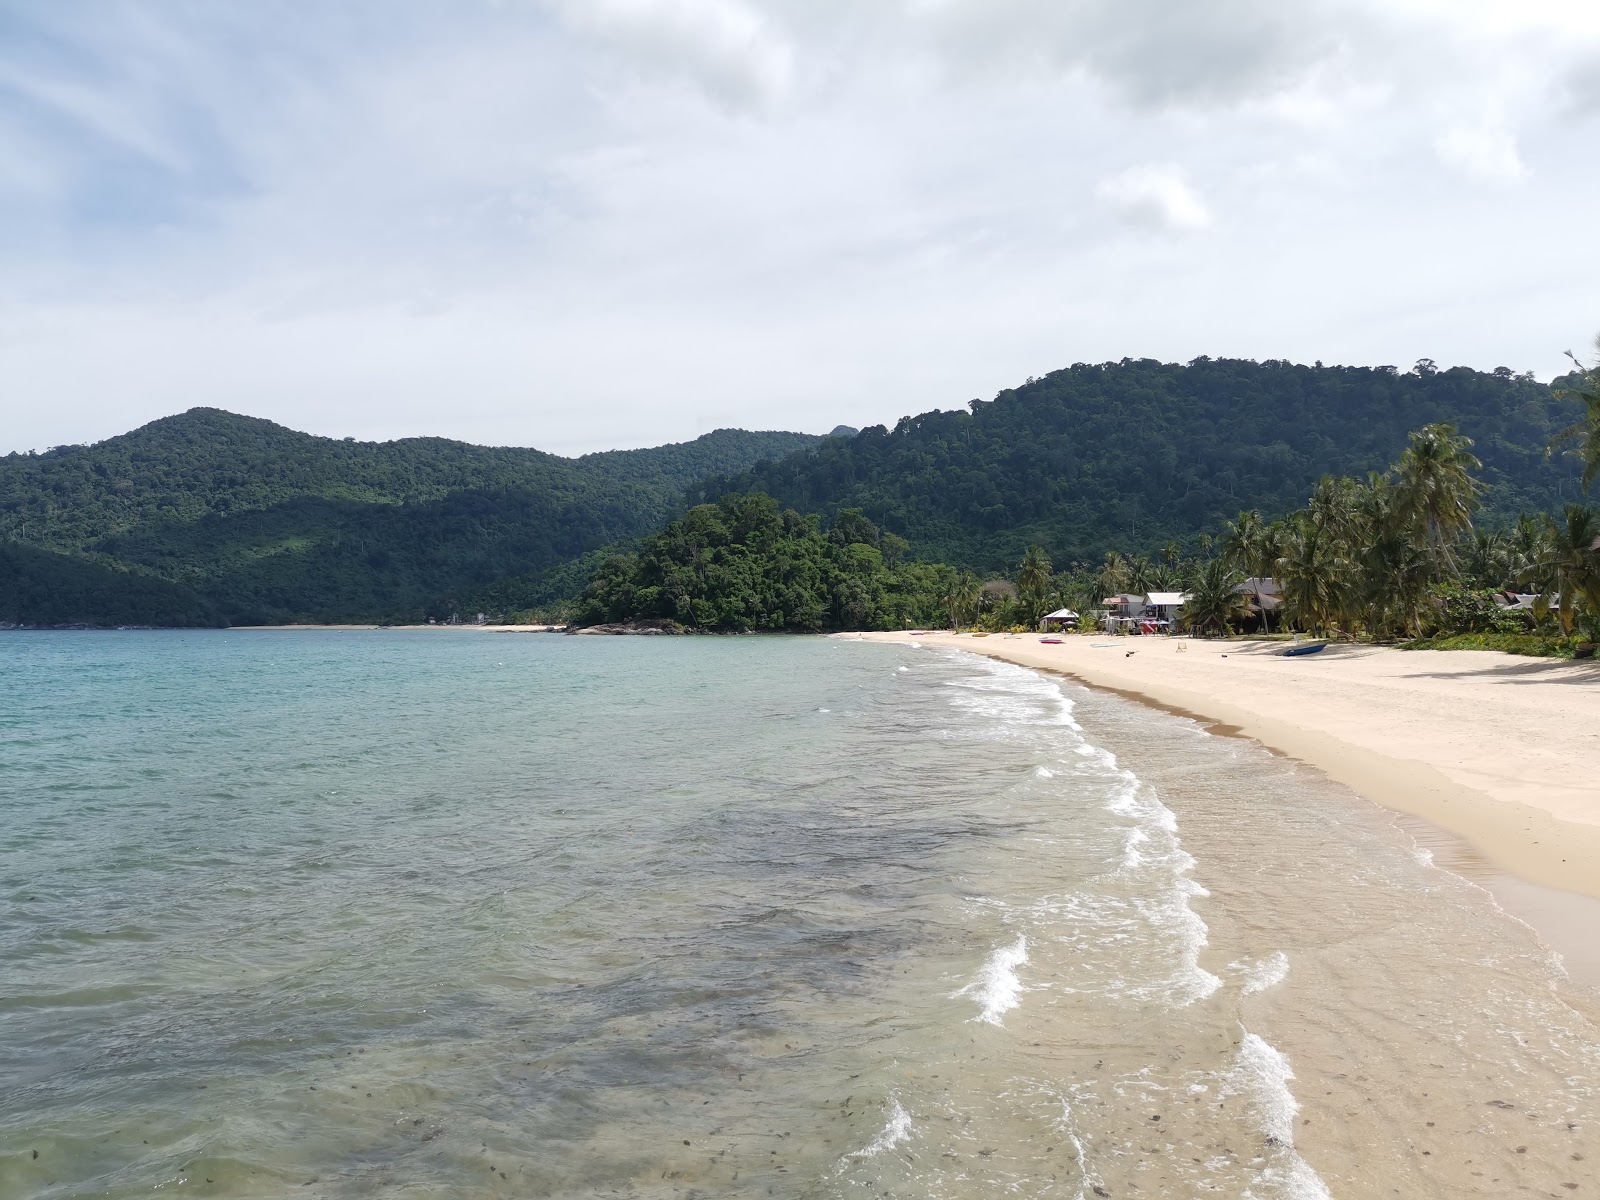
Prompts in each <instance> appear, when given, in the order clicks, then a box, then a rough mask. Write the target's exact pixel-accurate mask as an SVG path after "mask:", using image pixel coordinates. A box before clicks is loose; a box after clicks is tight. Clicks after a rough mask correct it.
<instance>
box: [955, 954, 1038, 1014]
mask: <svg viewBox="0 0 1600 1200" xmlns="http://www.w3.org/2000/svg"><path fill="white" fill-rule="evenodd" d="M1027 961H1028V939H1027V936H1026V935H1025V934H1018V935H1017V940H1016V941H1014V942H1012V943H1011V944H1010V945H1009V946H997V947H996V948H995V950H994V952H993V953H991V954H990V955H989V957H988V958H987V959H986V960H985V961H984V964H983V968H982V969H981V970H980V971H979V972H978V977H977V978H976V979H974V980H973V981H972V982H971V983H969V984H967V986H966V987H964V988H962V989H961V990H960V991H957V992H953V993H951V997H950V998H951V999H952V1000H955V999H958V998H960V997H963V996H967V997H971V998H972V999H973V1000H975V1001H976V1002H977V1003H978V1006H979V1010H980V1011H979V1012H978V1015H977V1016H976V1017H974V1018H973V1020H975V1021H984V1022H986V1023H988V1024H990V1025H1001V1024H1004V1021H1003V1018H1004V1016H1005V1014H1006V1013H1008V1012H1010V1011H1011V1010H1012V1009H1013V1008H1016V1007H1017V1005H1019V1004H1021V1003H1022V991H1023V989H1022V979H1021V978H1020V977H1019V976H1018V975H1017V968H1018V967H1020V966H1024V965H1025V964H1026V963H1027Z"/></svg>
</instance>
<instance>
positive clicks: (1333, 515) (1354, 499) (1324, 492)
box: [1306, 475, 1361, 543]
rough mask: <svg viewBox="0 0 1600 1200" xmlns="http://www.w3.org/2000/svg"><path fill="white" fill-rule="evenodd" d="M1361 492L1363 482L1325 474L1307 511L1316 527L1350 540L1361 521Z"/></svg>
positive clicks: (1336, 536) (1338, 538)
mask: <svg viewBox="0 0 1600 1200" xmlns="http://www.w3.org/2000/svg"><path fill="white" fill-rule="evenodd" d="M1360 492H1361V485H1360V484H1359V483H1357V482H1356V481H1355V480H1354V479H1343V478H1335V477H1334V476H1332V475H1324V476H1323V477H1322V478H1321V479H1319V480H1318V481H1317V486H1316V489H1315V490H1314V491H1313V492H1312V493H1311V501H1310V503H1309V504H1307V505H1306V512H1307V513H1308V514H1309V515H1310V517H1311V520H1312V521H1313V522H1315V523H1316V526H1317V528H1319V529H1321V530H1323V531H1324V532H1325V533H1328V534H1330V535H1332V536H1333V537H1334V538H1336V539H1337V540H1339V541H1341V542H1346V543H1348V542H1349V541H1350V540H1351V539H1352V538H1353V537H1354V536H1355V532H1356V526H1357V524H1358V523H1359V520H1360V513H1359V495H1360Z"/></svg>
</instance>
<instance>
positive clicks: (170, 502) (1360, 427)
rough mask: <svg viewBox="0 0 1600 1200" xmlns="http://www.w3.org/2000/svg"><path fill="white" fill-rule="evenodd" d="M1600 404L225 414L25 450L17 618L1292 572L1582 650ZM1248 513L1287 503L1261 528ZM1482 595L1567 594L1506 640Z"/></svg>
mask: <svg viewBox="0 0 1600 1200" xmlns="http://www.w3.org/2000/svg"><path fill="white" fill-rule="evenodd" d="M1585 389H1587V390H1588V393H1590V394H1592V391H1593V384H1592V372H1591V371H1589V369H1587V368H1583V369H1580V370H1578V371H1576V372H1574V373H1572V374H1570V375H1569V376H1567V377H1564V378H1563V379H1560V380H1557V381H1555V384H1553V385H1550V384H1544V383H1540V382H1539V381H1537V380H1535V379H1533V378H1532V377H1531V375H1528V374H1526V373H1523V374H1517V373H1515V372H1513V371H1511V370H1510V369H1509V368H1504V367H1502V368H1497V369H1496V370H1494V371H1489V372H1485V371H1474V370H1470V369H1468V368H1464V367H1452V368H1449V369H1444V370H1441V369H1439V368H1437V367H1436V366H1434V365H1433V364H1432V363H1431V362H1429V361H1427V360H1422V361H1420V362H1419V363H1418V364H1417V365H1416V366H1415V367H1413V368H1412V369H1411V370H1409V371H1400V370H1398V369H1396V368H1393V367H1341V366H1326V367H1325V366H1323V365H1322V364H1320V363H1319V364H1316V365H1314V366H1305V365H1297V364H1293V363H1288V362H1283V361H1272V360H1269V361H1267V362H1253V361H1246V360H1227V359H1210V358H1204V357H1202V358H1199V359H1195V360H1193V361H1191V362H1189V363H1187V364H1172V363H1159V362H1155V361H1153V360H1131V359H1125V360H1122V361H1121V362H1115V363H1099V364H1081V363H1080V364H1076V365H1074V366H1072V367H1068V368H1064V369H1062V370H1060V371H1055V372H1052V373H1051V374H1049V375H1047V376H1045V377H1043V378H1040V379H1032V380H1029V381H1028V382H1027V383H1025V384H1023V385H1021V386H1019V387H1016V388H1010V389H1006V390H1004V391H1002V392H1001V393H999V394H998V395H997V396H996V397H995V398H994V399H993V400H990V401H976V400H975V401H973V402H971V403H970V404H969V405H967V406H966V407H965V408H963V409H955V410H935V411H932V412H927V413H923V414H921V415H920V416H917V417H907V418H904V419H903V420H901V421H900V422H898V423H897V424H896V425H895V426H894V427H893V428H889V427H885V426H874V427H870V428H867V429H863V430H859V431H857V430H852V429H846V428H844V427H840V428H839V429H836V430H835V431H834V432H833V433H832V434H830V435H827V436H816V435H805V434H791V433H746V432H744V431H740V430H721V431H718V432H716V433H713V434H708V435H705V436H704V437H701V438H698V439H696V440H695V441H693V442H686V443H682V444H679V445H674V446H662V447H656V448H654V449H650V450H637V451H615V452H607V453H604V454H594V455H586V456H583V457H581V458H576V459H564V458H560V457H558V456H555V455H549V454H544V453H542V452H540V451H536V450H524V449H515V448H504V447H501V448H493V447H479V446H470V445H467V444H464V443H459V442H451V441H448V440H445V439H440V438H412V439H405V440H402V441H398V442H383V443H374V442H357V441H354V440H352V439H336V438H323V437H314V436H312V435H309V434H303V433H297V432H295V431H293V430H288V429H284V428H283V427H281V426H277V425H274V424H272V423H271V422H268V421H261V420H258V419H255V418H249V417H241V416H237V415H235V414H231V413H226V412H223V411H221V410H217V409H197V410H191V411H190V412H188V413H184V414H180V415H179V416H176V417H171V418H164V419H162V420H160V421H157V422H153V423H152V424H150V425H147V426H144V427H141V428H140V429H138V430H135V431H133V432H132V433H129V434H125V435H121V436H119V437H116V438H111V439H108V440H107V441H105V442H102V443H98V444H95V445H91V446H68V447H58V448H56V449H53V450H51V451H48V452H45V453H41V454H10V455H6V456H3V457H0V625H5V624H9V625H24V626H44V627H49V626H56V627H60V626H74V625H86V626H107V625H139V626H193V625H211V626H225V625H235V626H238V625H272V624H395V625H404V624H424V623H427V622H428V621H430V620H432V621H435V622H439V623H443V622H445V621H448V620H449V619H450V618H451V617H452V615H455V614H461V615H462V616H464V617H465V618H466V619H468V620H470V619H472V618H473V616H474V615H475V614H477V613H480V612H481V613H485V614H487V615H489V617H491V618H492V619H494V620H496V621H507V622H518V623H527V622H565V621H567V620H569V619H574V618H576V619H579V620H583V621H591V620H594V619H597V618H599V617H601V616H618V617H622V618H627V617H632V616H638V615H641V614H644V613H646V612H650V613H657V614H659V616H658V617H656V618H655V619H658V620H663V621H665V620H670V621H673V622H676V623H680V624H683V625H686V626H693V627H696V628H706V629H716V630H738V629H782V630H810V629H846V628H885V627H890V628H902V627H905V626H906V625H932V624H949V623H951V622H957V623H960V624H964V625H977V624H983V625H988V626H996V627H1010V626H1011V625H1019V624H1029V623H1031V621H1032V619H1033V618H1034V617H1035V616H1036V613H1037V609H1038V607H1039V605H1040V604H1048V605H1049V606H1050V607H1056V606H1058V605H1061V604H1067V605H1070V606H1071V607H1075V608H1079V609H1081V610H1084V611H1087V610H1089V609H1092V608H1093V606H1094V604H1095V603H1096V602H1097V601H1099V600H1100V599H1101V598H1103V597H1104V596H1106V595H1109V594H1115V593H1117V592H1120V591H1126V590H1146V591H1155V590H1175V589H1180V588H1181V589H1182V590H1184V591H1186V592H1188V593H1189V594H1190V596H1191V601H1190V606H1189V607H1190V611H1191V612H1194V613H1201V612H1203V611H1205V610H1207V609H1209V610H1210V617H1211V619H1210V620H1209V621H1208V623H1207V624H1206V626H1205V627H1206V628H1208V629H1213V630H1215V631H1219V632H1220V631H1221V630H1223V629H1229V628H1239V627H1241V625H1248V624H1249V620H1248V618H1246V617H1243V616H1242V615H1241V614H1240V613H1239V612H1237V611H1235V610H1232V609H1230V608H1229V607H1228V606H1229V605H1231V604H1233V603H1234V601H1232V600H1230V599H1229V598H1228V597H1229V595H1230V594H1236V593H1230V592H1229V590H1228V587H1229V581H1230V580H1231V579H1232V578H1233V577H1234V576H1236V575H1238V574H1244V575H1246V576H1259V575H1262V574H1267V575H1271V576H1273V577H1274V578H1275V579H1277V580H1278V581H1279V582H1280V583H1282V584H1283V586H1285V587H1288V586H1290V584H1291V583H1293V584H1294V586H1296V587H1298V588H1299V589H1300V590H1299V591H1298V592H1297V593H1296V596H1295V597H1294V598H1293V602H1292V603H1291V604H1290V605H1289V610H1290V611H1287V612H1285V613H1284V614H1283V616H1284V618H1285V619H1287V620H1289V621H1290V622H1292V623H1296V624H1299V625H1302V626H1304V627H1306V628H1319V629H1333V630H1338V631H1341V632H1352V633H1355V634H1357V635H1359V636H1367V637H1377V638H1396V637H1402V636H1404V637H1409V638H1411V639H1412V640H1415V639H1416V637H1417V636H1418V635H1419V634H1429V633H1437V632H1439V630H1440V629H1441V628H1445V627H1448V628H1449V629H1452V630H1455V629H1466V628H1469V627H1470V628H1473V629H1475V630H1476V627H1477V626H1483V629H1482V630H1481V631H1478V632H1480V633H1481V634H1482V635H1483V636H1490V635H1492V634H1495V633H1505V634H1507V635H1510V634H1514V633H1517V634H1520V633H1522V632H1525V631H1523V630H1522V629H1521V627H1520V626H1519V627H1518V628H1517V629H1515V630H1513V629H1512V628H1511V626H1512V625H1513V624H1514V623H1515V621H1516V620H1520V621H1523V622H1524V623H1527V621H1529V620H1530V619H1531V620H1532V621H1533V623H1534V627H1535V628H1536V629H1537V630H1538V631H1541V632H1546V633H1550V634H1551V635H1552V636H1554V637H1556V638H1557V640H1559V639H1560V638H1562V637H1569V636H1577V634H1578V633H1579V632H1581V630H1580V629H1579V622H1581V620H1582V619H1583V616H1584V613H1585V611H1586V608H1585V605H1586V603H1587V602H1586V601H1585V599H1584V593H1583V587H1582V586H1581V579H1582V565H1583V563H1584V562H1585V561H1586V560H1585V559H1584V557H1583V555H1582V554H1581V553H1580V552H1579V551H1578V550H1576V549H1574V550H1572V553H1571V554H1569V555H1568V559H1570V560H1571V561H1570V562H1568V563H1567V564H1566V565H1561V563H1560V562H1559V561H1558V560H1559V558H1560V556H1559V555H1558V554H1557V553H1556V546H1557V544H1558V543H1561V542H1562V541H1563V540H1564V541H1565V543H1566V544H1568V546H1569V548H1571V547H1575V546H1577V543H1578V541H1579V540H1581V535H1582V533H1583V529H1584V526H1583V523H1582V522H1583V519H1584V518H1583V516H1582V514H1583V512H1584V511H1586V510H1587V509H1586V506H1587V505H1588V503H1589V502H1590V497H1589V496H1588V494H1587V486H1586V484H1585V482H1584V480H1583V477H1582V473H1581V471H1578V470H1574V469H1573V464H1572V462H1571V461H1570V460H1569V459H1567V458H1566V457H1564V455H1563V454H1560V453H1557V454H1554V455H1553V454H1551V453H1550V452H1549V450H1550V446H1551V444H1552V442H1554V441H1556V440H1558V439H1559V437H1560V435H1561V434H1562V432H1563V430H1570V429H1571V428H1572V427H1573V425H1574V423H1577V424H1578V425H1579V426H1582V424H1583V422H1584V421H1585V420H1587V419H1589V418H1587V417H1586V416H1585V413H1587V412H1588V409H1587V408H1586V405H1585V402H1584V400H1583V396H1584V395H1585V394H1586V392H1585ZM1413 434H1415V435H1417V436H1416V438H1415V439H1413V438H1411V437H1410V436H1409V435H1413ZM1462 439H1470V443H1469V442H1468V441H1465V440H1462ZM1563 449H1564V450H1574V449H1581V443H1580V442H1578V441H1576V440H1572V439H1569V442H1568V443H1566V444H1564V445H1563ZM1430 455H1432V456H1433V457H1432V458H1430V457H1428V456H1430ZM1435 458H1437V459H1439V460H1440V461H1439V466H1440V469H1441V470H1440V473H1438V474H1437V479H1438V480H1444V481H1446V482H1448V481H1452V480H1453V481H1454V483H1455V484H1456V485H1460V481H1461V478H1462V477H1463V472H1464V478H1465V479H1466V480H1467V481H1468V482H1467V483H1466V484H1465V485H1464V486H1465V487H1466V489H1467V491H1468V492H1469V493H1470V495H1468V496H1466V497H1465V498H1464V499H1462V500H1461V504H1463V505H1464V506H1465V508H1466V511H1467V517H1468V522H1469V523H1468V524H1466V525H1463V524H1462V523H1461V521H1460V520H1459V519H1458V516H1459V514H1458V513H1457V512H1455V511H1454V510H1452V509H1451V508H1450V506H1449V504H1448V503H1446V502H1443V501H1439V500H1437V498H1436V499H1429V500H1427V502H1426V503H1425V504H1423V507H1422V508H1421V509H1419V508H1418V504H1419V503H1422V502H1423V499H1424V497H1423V495H1422V489H1427V488H1432V487H1434V485H1435V482H1436V481H1437V480H1436V479H1435V475H1433V474H1429V473H1428V472H1429V471H1430V470H1432V464H1433V462H1434V459H1435ZM1385 463H1394V464H1395V466H1394V467H1393V468H1392V469H1391V470H1390V471H1388V472H1387V473H1385V474H1383V475H1380V476H1377V477H1373V476H1370V475H1369V474H1368V472H1369V471H1370V470H1371V469H1372V468H1373V467H1378V466H1382V465H1383V464H1385ZM1452 464H1453V466H1452ZM1455 468H1459V470H1455ZM1329 480H1331V481H1332V482H1328V481H1329ZM1319 481H1323V482H1319ZM1308 496H1309V497H1310V500H1309V502H1308V501H1307V497H1308ZM741 497H742V498H743V499H741ZM761 497H769V498H770V502H769V501H766V500H763V499H761ZM1569 505H1575V506H1577V507H1576V508H1575V509H1574V510H1573V521H1571V522H1569V521H1568V520H1567V518H1568V511H1567V506H1569ZM1300 506H1304V507H1303V509H1302V511H1300V512H1299V513H1295V511H1294V510H1296V508H1297V507H1300ZM1241 510H1244V511H1245V512H1246V513H1247V514H1249V513H1258V514H1262V515H1261V516H1259V517H1249V516H1247V517H1246V518H1244V519H1243V521H1244V523H1243V526H1242V527H1238V528H1235V526H1238V525H1239V523H1240V518H1238V517H1237V516H1236V515H1235V514H1237V513H1239V512H1240V511H1241ZM1419 512H1421V513H1422V514H1423V515H1422V516H1420V517H1419V516H1418V513H1419ZM803 514H809V515H803ZM1286 514H1288V515H1286ZM1523 514H1526V516H1525V517H1524V516H1523ZM1419 521H1420V522H1421V524H1420V525H1419V524H1418V522H1419ZM1408 551H1415V553H1411V554H1410V555H1409V557H1408V556H1407V552H1408ZM1280 560H1282V562H1283V565H1282V566H1281V567H1280V565H1279V563H1280ZM1052 563H1053V564H1055V565H1054V566H1052ZM1280 576H1281V579H1280V578H1279V577H1280ZM1569 577H1570V578H1572V579H1573V580H1574V581H1575V582H1574V586H1563V582H1564V581H1565V580H1566V579H1568V578H1569ZM1386 579H1387V580H1389V582H1387V583H1385V582H1383V581H1384V580H1386ZM1302 584H1303V585H1304V586H1301V585H1302ZM1234 586H1235V588H1236V587H1237V585H1236V584H1235V585H1234ZM1452 587H1453V588H1456V589H1458V590H1461V591H1463V592H1464V593H1475V592H1485V591H1487V590H1489V589H1493V588H1513V587H1514V588H1517V589H1528V590H1531V591H1532V592H1533V593H1534V594H1535V598H1536V599H1538V598H1543V599H1542V600H1541V603H1540V605H1539V606H1538V611H1537V612H1536V613H1534V614H1533V616H1532V617H1531V618H1530V617H1528V616H1526V615H1524V616H1522V617H1518V618H1515V619H1514V620H1513V619H1500V620H1499V623H1498V624H1496V623H1495V622H1494V621H1490V620H1489V618H1491V617H1494V618H1504V614H1502V613H1500V612H1498V610H1496V611H1495V612H1490V611H1489V609H1487V608H1485V607H1484V605H1483V604H1482V603H1479V601H1481V600H1482V599H1483V598H1482V597H1481V596H1480V597H1478V598H1477V599H1476V600H1472V601H1470V602H1469V601H1468V600H1465V599H1458V600H1455V601H1451V600H1450V599H1449V598H1448V597H1443V596H1442V595H1441V589H1448V588H1452ZM1207 597H1215V598H1217V600H1218V603H1217V604H1208V603H1206V602H1205V601H1206V598H1207ZM1562 597H1566V600H1565V608H1564V609H1563V600H1562ZM1544 600H1548V603H1549V605H1550V607H1551V611H1550V612H1546V611H1545V608H1544ZM1196 601H1200V603H1196ZM1448 603H1454V604H1455V608H1456V610H1459V611H1457V612H1456V614H1455V615H1453V616H1451V617H1450V618H1449V621H1448V622H1446V623H1445V625H1441V624H1440V622H1439V621H1438V620H1436V619H1435V618H1436V615H1437V614H1438V612H1439V611H1440V606H1441V604H1448ZM1219 607H1220V609H1222V610H1223V611H1220V612H1219V611H1218V609H1219ZM1468 609H1471V610H1472V612H1470V613H1469V612H1468V611H1467V610H1468ZM1469 617H1470V620H1469Z"/></svg>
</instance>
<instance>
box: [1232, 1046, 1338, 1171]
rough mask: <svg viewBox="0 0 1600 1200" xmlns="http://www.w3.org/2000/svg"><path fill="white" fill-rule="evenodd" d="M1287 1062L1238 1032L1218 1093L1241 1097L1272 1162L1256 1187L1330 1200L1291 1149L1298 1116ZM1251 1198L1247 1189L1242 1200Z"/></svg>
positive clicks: (1270, 1049) (1296, 1101)
mask: <svg viewBox="0 0 1600 1200" xmlns="http://www.w3.org/2000/svg"><path fill="white" fill-rule="evenodd" d="M1293 1078H1294V1071H1293V1070H1292V1069H1290V1066H1289V1060H1288V1059H1287V1058H1285V1057H1284V1056H1283V1054H1282V1052H1281V1051H1279V1050H1278V1048H1277V1047H1276V1046H1274V1045H1272V1044H1271V1043H1270V1042H1268V1041H1267V1040H1266V1039H1265V1038H1263V1037H1261V1036H1260V1035H1259V1034H1255V1033H1251V1032H1250V1031H1249V1030H1244V1038H1243V1039H1242V1040H1241V1041H1240V1043H1239V1056H1238V1058H1237V1059H1236V1060H1235V1061H1234V1064H1233V1066H1232V1067H1231V1068H1229V1070H1228V1073H1227V1076H1226V1077H1225V1079H1224V1081H1223V1087H1222V1094H1223V1095H1228V1096H1243V1097H1244V1099H1245V1102H1246V1103H1247V1104H1248V1105H1249V1106H1250V1111H1251V1113H1252V1114H1253V1115H1254V1116H1255V1118H1256V1121H1257V1123H1258V1124H1259V1125H1260V1127H1261V1130H1262V1132H1264V1133H1265V1134H1266V1135H1267V1137H1268V1139H1269V1141H1270V1143H1271V1145H1272V1146H1273V1148H1274V1150H1275V1152H1276V1153H1275V1155H1274V1157H1275V1159H1276V1161H1274V1162H1272V1163H1271V1164H1269V1165H1268V1166H1266V1167H1264V1168H1263V1169H1262V1171H1261V1176H1260V1179H1261V1182H1262V1183H1264V1184H1267V1185H1269V1186H1271V1187H1272V1188H1273V1189H1274V1190H1275V1191H1276V1192H1277V1193H1278V1194H1279V1195H1280V1196H1284V1197H1287V1198H1288V1200H1330V1194H1329V1192H1328V1186H1327V1184H1325V1183H1323V1181H1322V1177H1321V1176H1320V1175H1318V1174H1317V1173H1316V1171H1315V1170H1313V1169H1312V1167H1311V1165H1310V1164H1309V1163H1307V1162H1306V1161H1305V1159H1303V1158H1301V1157H1300V1155H1299V1153H1298V1152H1297V1151H1296V1150H1295V1148H1294V1118H1295V1114H1296V1113H1298V1112H1299V1111H1300V1102H1299V1101H1298V1100H1296V1099H1295V1097H1294V1092H1293V1091H1292V1090H1291V1089H1290V1087H1289V1082H1290V1080H1292V1079H1293ZM1253 1195H1254V1193H1253V1192H1252V1191H1250V1190H1249V1189H1246V1191H1245V1192H1244V1193H1243V1196H1245V1197H1250V1196H1253Z"/></svg>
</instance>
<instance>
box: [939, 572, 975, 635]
mask: <svg viewBox="0 0 1600 1200" xmlns="http://www.w3.org/2000/svg"><path fill="white" fill-rule="evenodd" d="M944 603H945V607H946V608H947V609H949V610H950V624H951V625H952V626H954V627H960V626H962V625H970V624H972V623H973V622H974V621H976V620H977V619H978V581H977V579H976V578H974V576H973V574H972V572H970V571H963V572H961V574H959V575H957V576H955V578H954V579H953V580H952V582H951V584H950V590H949V591H948V592H946V593H945V598H944Z"/></svg>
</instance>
